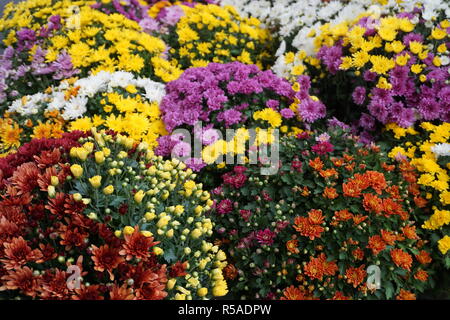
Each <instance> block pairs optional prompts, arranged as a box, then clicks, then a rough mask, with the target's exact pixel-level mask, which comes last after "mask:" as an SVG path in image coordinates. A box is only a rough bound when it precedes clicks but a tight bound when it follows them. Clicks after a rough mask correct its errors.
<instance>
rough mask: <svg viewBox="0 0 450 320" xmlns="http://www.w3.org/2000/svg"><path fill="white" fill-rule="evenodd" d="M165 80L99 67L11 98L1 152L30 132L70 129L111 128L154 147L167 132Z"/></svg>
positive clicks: (0, 128) (45, 134)
mask: <svg viewBox="0 0 450 320" xmlns="http://www.w3.org/2000/svg"><path fill="white" fill-rule="evenodd" d="M164 93H165V92H164V85H163V84H160V83H157V82H154V81H152V80H150V79H142V78H136V77H135V76H134V75H133V74H132V73H129V72H123V71H120V72H114V73H109V72H106V71H101V72H99V73H97V74H96V75H94V76H90V77H87V78H81V79H79V80H76V81H63V82H61V84H60V85H59V86H58V87H56V88H51V89H50V90H46V91H45V92H44V93H37V94H34V95H31V96H23V97H22V98H20V99H17V100H15V101H13V102H12V103H11V104H10V105H9V106H8V108H7V109H6V113H5V116H4V119H2V120H0V153H7V152H10V151H12V150H14V149H15V148H17V147H18V146H20V145H21V144H23V143H24V142H27V141H29V140H30V139H32V138H38V139H39V138H59V137H61V134H62V133H63V132H64V131H66V130H68V131H73V130H80V131H90V129H91V128H93V127H96V128H99V129H101V128H104V129H111V130H114V131H115V132H118V133H124V134H127V135H128V136H129V137H131V138H133V139H136V140H142V141H144V142H146V143H147V144H148V145H149V146H150V147H151V148H154V147H155V146H156V139H157V138H158V137H159V136H160V135H164V134H166V133H167V132H166V130H165V127H164V123H163V122H162V120H161V119H160V112H159V103H160V101H161V99H162V97H163V96H164Z"/></svg>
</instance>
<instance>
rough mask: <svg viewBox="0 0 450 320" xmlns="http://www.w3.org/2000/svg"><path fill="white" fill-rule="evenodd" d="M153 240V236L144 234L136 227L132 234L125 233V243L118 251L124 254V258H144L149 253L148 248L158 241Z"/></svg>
mask: <svg viewBox="0 0 450 320" xmlns="http://www.w3.org/2000/svg"><path fill="white" fill-rule="evenodd" d="M153 240H154V238H153V237H146V236H144V235H143V234H142V233H141V232H140V231H139V227H136V228H135V230H134V232H133V234H131V235H125V243H124V244H123V245H122V250H120V252H119V253H120V255H122V256H125V259H126V260H131V259H132V258H133V257H136V258H138V259H146V258H148V257H149V256H150V254H151V253H150V250H149V249H150V248H151V247H153V246H155V245H157V244H158V243H159V242H154V241H153Z"/></svg>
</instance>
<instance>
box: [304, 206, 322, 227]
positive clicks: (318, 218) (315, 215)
mask: <svg viewBox="0 0 450 320" xmlns="http://www.w3.org/2000/svg"><path fill="white" fill-rule="evenodd" d="M308 218H309V221H310V222H311V223H313V224H322V223H323V222H324V217H323V215H322V210H320V209H319V210H317V209H312V210H310V211H309V212H308Z"/></svg>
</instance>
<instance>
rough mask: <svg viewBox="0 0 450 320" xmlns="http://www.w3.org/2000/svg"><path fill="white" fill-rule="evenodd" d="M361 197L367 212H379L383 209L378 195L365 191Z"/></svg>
mask: <svg viewBox="0 0 450 320" xmlns="http://www.w3.org/2000/svg"><path fill="white" fill-rule="evenodd" d="M363 197H364V200H363V206H364V209H365V210H366V211H367V212H374V213H376V214H379V213H381V212H382V211H383V201H382V200H381V199H380V198H379V197H378V196H376V195H374V194H371V193H365V194H364V195H363Z"/></svg>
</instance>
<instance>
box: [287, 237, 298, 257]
mask: <svg viewBox="0 0 450 320" xmlns="http://www.w3.org/2000/svg"><path fill="white" fill-rule="evenodd" d="M286 248H287V249H288V251H289V252H291V253H295V254H297V253H299V252H300V250H299V249H298V240H289V241H288V242H286Z"/></svg>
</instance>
